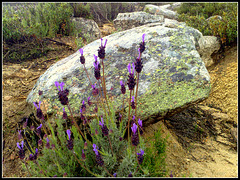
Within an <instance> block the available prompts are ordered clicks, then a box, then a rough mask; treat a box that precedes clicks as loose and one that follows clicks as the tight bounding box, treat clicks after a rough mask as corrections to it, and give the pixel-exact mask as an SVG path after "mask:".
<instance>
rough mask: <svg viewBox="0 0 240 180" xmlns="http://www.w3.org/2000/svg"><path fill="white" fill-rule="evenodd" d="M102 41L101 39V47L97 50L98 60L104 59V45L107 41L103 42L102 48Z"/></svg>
mask: <svg viewBox="0 0 240 180" xmlns="http://www.w3.org/2000/svg"><path fill="white" fill-rule="evenodd" d="M102 41H103V39H102V38H101V46H100V47H99V49H98V57H99V58H100V59H104V58H105V47H106V44H107V39H106V40H105V43H104V46H103V45H102Z"/></svg>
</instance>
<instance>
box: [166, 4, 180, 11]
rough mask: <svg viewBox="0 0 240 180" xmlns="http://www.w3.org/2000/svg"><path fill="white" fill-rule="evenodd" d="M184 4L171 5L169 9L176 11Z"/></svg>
mask: <svg viewBox="0 0 240 180" xmlns="http://www.w3.org/2000/svg"><path fill="white" fill-rule="evenodd" d="M181 4H182V2H176V3H173V4H171V5H170V6H169V7H167V9H169V10H171V11H176V10H177V8H179V7H180V6H181Z"/></svg>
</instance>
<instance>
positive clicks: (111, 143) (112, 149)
mask: <svg viewBox="0 0 240 180" xmlns="http://www.w3.org/2000/svg"><path fill="white" fill-rule="evenodd" d="M107 137H108V140H109V144H110V147H111V150H112V154H113V155H114V152H113V149H112V143H111V141H110V137H109V135H108V136H107Z"/></svg>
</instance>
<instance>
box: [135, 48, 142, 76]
mask: <svg viewBox="0 0 240 180" xmlns="http://www.w3.org/2000/svg"><path fill="white" fill-rule="evenodd" d="M138 51H139V55H138V58H137V59H136V62H135V63H134V64H135V69H136V71H137V73H140V72H141V71H142V68H143V65H142V58H141V52H140V48H138Z"/></svg>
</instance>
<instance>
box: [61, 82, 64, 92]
mask: <svg viewBox="0 0 240 180" xmlns="http://www.w3.org/2000/svg"><path fill="white" fill-rule="evenodd" d="M63 86H64V82H61V83H60V87H61V90H62V91H63Z"/></svg>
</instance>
